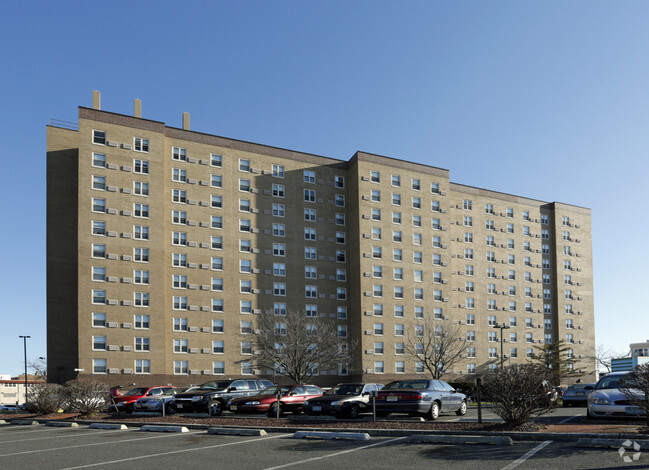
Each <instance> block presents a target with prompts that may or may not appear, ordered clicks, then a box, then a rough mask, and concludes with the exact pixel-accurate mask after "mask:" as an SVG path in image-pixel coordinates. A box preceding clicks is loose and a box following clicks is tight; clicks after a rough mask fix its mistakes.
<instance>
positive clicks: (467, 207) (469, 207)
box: [462, 199, 472, 211]
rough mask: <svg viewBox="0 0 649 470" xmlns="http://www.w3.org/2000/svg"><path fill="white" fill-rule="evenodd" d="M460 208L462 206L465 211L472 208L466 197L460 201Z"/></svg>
mask: <svg viewBox="0 0 649 470" xmlns="http://www.w3.org/2000/svg"><path fill="white" fill-rule="evenodd" d="M462 208H463V209H464V210H465V211H470V210H472V203H471V201H470V200H468V199H465V200H463V201H462Z"/></svg>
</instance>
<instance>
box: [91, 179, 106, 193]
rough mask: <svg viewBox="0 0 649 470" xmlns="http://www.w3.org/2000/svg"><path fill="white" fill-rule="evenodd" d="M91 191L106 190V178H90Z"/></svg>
mask: <svg viewBox="0 0 649 470" xmlns="http://www.w3.org/2000/svg"><path fill="white" fill-rule="evenodd" d="M92 189H99V190H102V191H104V190H105V189H106V177H105V176H97V175H93V176H92Z"/></svg>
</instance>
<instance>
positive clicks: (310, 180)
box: [304, 170, 315, 183]
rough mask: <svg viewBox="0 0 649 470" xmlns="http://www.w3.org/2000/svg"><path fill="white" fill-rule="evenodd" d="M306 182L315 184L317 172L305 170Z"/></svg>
mask: <svg viewBox="0 0 649 470" xmlns="http://www.w3.org/2000/svg"><path fill="white" fill-rule="evenodd" d="M304 182H305V183H315V171H312V170H304Z"/></svg>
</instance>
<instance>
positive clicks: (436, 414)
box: [426, 401, 439, 421]
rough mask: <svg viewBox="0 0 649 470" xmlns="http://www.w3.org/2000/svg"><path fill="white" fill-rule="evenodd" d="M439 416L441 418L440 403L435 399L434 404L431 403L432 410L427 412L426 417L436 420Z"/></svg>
mask: <svg viewBox="0 0 649 470" xmlns="http://www.w3.org/2000/svg"><path fill="white" fill-rule="evenodd" d="M437 418H439V403H437V402H436V401H434V402H433V404H432V405H430V410H429V411H428V413H426V419H427V420H429V421H435V420H436V419H437Z"/></svg>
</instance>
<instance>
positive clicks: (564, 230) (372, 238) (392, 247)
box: [47, 92, 594, 385]
mask: <svg viewBox="0 0 649 470" xmlns="http://www.w3.org/2000/svg"><path fill="white" fill-rule="evenodd" d="M47 195H48V205H47V279H48V281H47V282H48V295H47V309H48V314H47V323H48V362H49V364H48V375H49V377H50V380H54V381H65V380H68V379H71V378H74V377H75V376H76V375H77V374H81V375H92V376H93V377H95V378H99V379H100V380H104V381H106V382H108V383H113V384H114V383H127V382H137V383H144V382H148V383H153V382H156V383H174V384H179V385H182V384H189V383H201V382H204V381H207V380H211V379H214V378H218V377H224V376H225V377H233V376H246V375H250V376H265V377H271V378H272V376H273V371H269V370H258V369H257V368H256V365H255V362H254V360H253V359H254V353H255V351H253V350H252V348H251V343H250V333H251V332H254V328H255V323H256V320H255V317H256V316H257V315H260V314H265V312H271V313H272V314H276V315H278V318H281V316H282V314H284V312H286V310H287V309H296V310H301V311H304V312H305V315H313V316H316V315H317V316H321V317H326V318H327V319H328V320H329V321H331V322H333V323H335V324H336V326H337V329H338V332H339V334H340V335H341V336H346V337H347V338H350V339H354V340H355V343H356V345H357V346H356V347H355V349H354V351H353V353H354V355H353V356H354V358H353V361H352V364H349V365H348V367H346V366H345V365H342V364H341V366H340V367H339V369H338V370H322V371H320V374H319V376H318V377H317V378H316V380H314V381H315V382H317V383H320V384H323V385H327V384H331V383H335V382H339V381H346V380H356V379H359V378H361V376H362V378H363V379H364V380H372V381H378V382H384V383H385V382H387V381H389V380H392V379H394V378H395V377H399V376H403V375H404V374H405V375H410V376H412V375H415V374H419V373H422V372H423V371H422V370H421V365H420V364H417V363H416V362H415V361H414V360H412V359H410V358H408V357H407V356H406V355H404V354H403V342H404V335H405V334H407V332H408V331H409V330H410V329H413V328H414V327H415V324H416V323H417V322H418V321H420V319H421V318H422V317H425V316H432V317H433V318H437V319H440V320H443V319H446V321H447V322H451V323H452V324H454V325H457V326H458V327H460V328H461V331H462V334H464V335H466V338H467V339H468V340H469V341H468V348H467V351H466V354H464V355H463V357H462V359H461V361H460V362H459V363H457V364H456V365H455V366H454V367H453V369H454V370H453V371H452V372H451V373H449V377H448V378H449V379H450V378H455V379H463V380H470V379H472V378H473V377H475V374H476V373H478V374H479V373H482V372H484V371H486V370H488V369H489V368H493V367H496V366H497V364H499V363H500V361H501V359H503V360H505V361H507V362H506V363H512V364H513V363H524V362H525V361H527V356H528V354H529V353H530V352H531V351H532V348H533V347H534V346H539V345H542V344H543V343H548V342H554V341H557V340H559V339H564V340H567V341H568V343H569V345H570V347H571V348H572V351H571V352H572V354H573V355H574V357H575V358H577V359H581V362H579V368H581V369H583V370H585V371H586V372H587V373H588V374H590V373H592V372H593V370H594V360H593V359H592V356H593V354H594V317H593V271H592V248H591V246H592V244H591V215H590V210H589V209H585V208H582V207H577V206H573V205H569V204H563V203H558V202H546V201H539V200H535V199H530V198H526V197H523V196H514V195H510V194H504V193H500V192H496V191H489V190H485V189H479V188H475V187H471V186H466V185H463V184H458V183H453V182H451V181H450V180H449V171H448V170H445V169H441V168H435V167H432V166H426V165H422V164H418V163H412V162H407V161H403V160H398V159H394V158H388V157H383V156H378V155H372V154H368V153H364V152H357V153H356V154H355V155H354V156H353V157H352V158H351V159H350V160H348V161H344V160H338V159H334V158H328V157H322V156H317V155H312V154H307V153H302V152H297V151H293V150H285V149H280V148H275V147H270V146H266V145H261V144H255V143H250V142H243V141H239V140H234V139H228V138H224V137H219V136H215V135H208V134H203V133H199V132H194V131H191V130H190V129H189V115H187V114H185V115H183V126H182V128H175V127H169V126H167V125H165V124H164V123H162V122H157V121H152V120H148V119H143V118H142V117H141V105H140V102H139V100H136V102H135V113H134V116H126V115H121V114H115V113H111V112H107V111H102V110H101V109H100V105H99V94H98V92H95V95H94V98H93V107H92V108H85V107H80V108H79V122H78V127H77V126H76V125H71V126H61V125H50V126H48V127H47ZM499 324H506V325H508V326H510V328H509V329H507V330H505V331H504V334H505V336H504V338H502V341H503V349H504V358H500V356H499V354H500V342H501V338H500V332H501V330H500V329H496V328H494V326H495V325H499ZM591 363H592V364H591ZM80 369H81V370H80ZM341 376H343V377H341Z"/></svg>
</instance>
